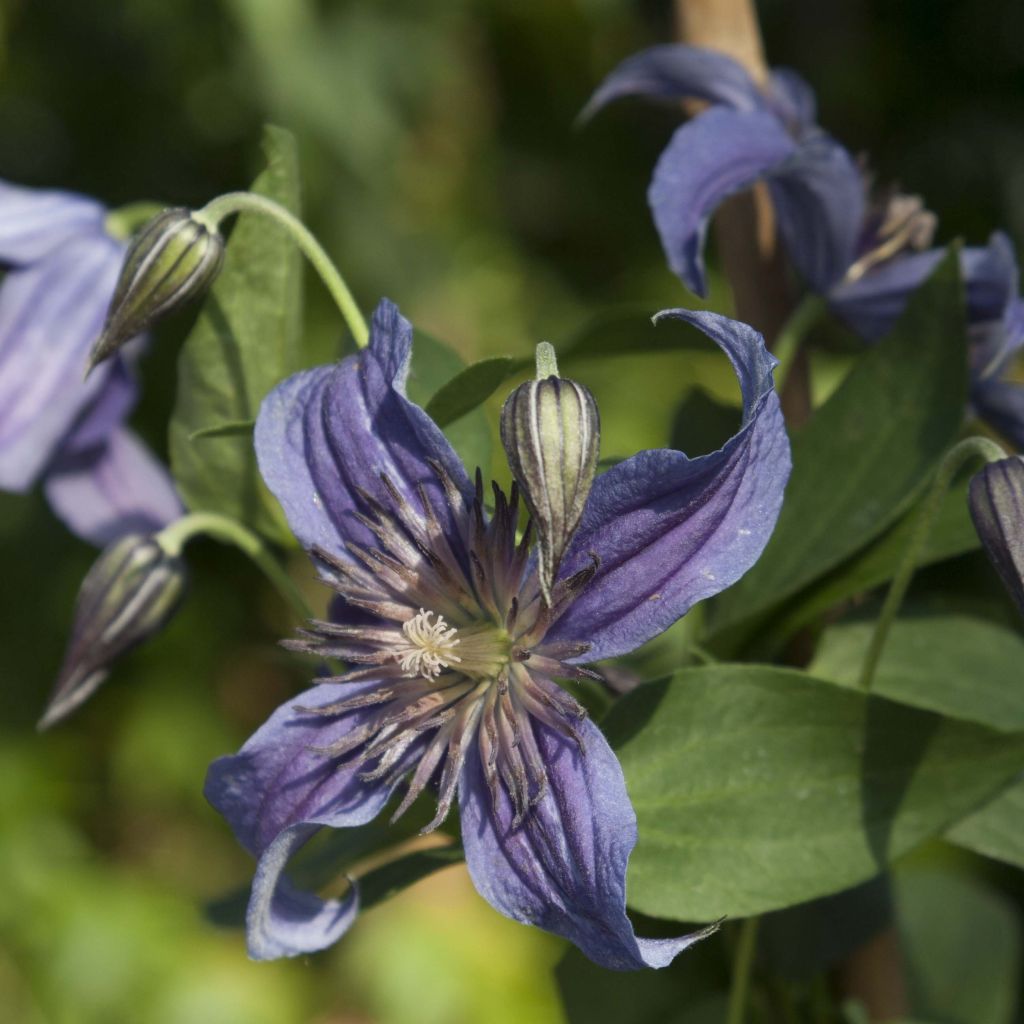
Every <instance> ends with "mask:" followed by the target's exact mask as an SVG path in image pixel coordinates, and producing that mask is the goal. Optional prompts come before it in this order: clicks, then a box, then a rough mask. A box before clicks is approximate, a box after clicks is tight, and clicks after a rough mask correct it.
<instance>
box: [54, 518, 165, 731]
mask: <svg viewBox="0 0 1024 1024" xmlns="http://www.w3.org/2000/svg"><path fill="white" fill-rule="evenodd" d="M184 588H185V563H184V562H183V561H182V560H181V559H180V558H178V557H176V556H172V555H169V554H167V552H166V551H165V550H164V549H163V547H162V546H161V544H160V542H159V541H158V540H157V539H156V537H153V536H147V535H144V534H129V535H128V536H125V537H122V538H121V539H120V540H116V541H114V543H112V544H111V545H110V546H109V547H107V548H106V549H105V550H104V551H103V553H102V554H101V555H100V557H99V558H98V559H97V560H96V562H94V563H93V566H92V568H91V569H90V570H89V572H88V573H87V574H86V577H85V579H84V580H83V581H82V586H81V588H80V589H79V591H78V598H77V600H76V601H75V612H74V622H73V624H72V629H71V640H70V642H69V643H68V649H67V653H66V654H65V656H64V664H63V665H62V666H61V670H60V675H59V676H58V677H57V683H56V685H55V686H54V689H53V695H52V696H51V697H50V703H49V704H48V705H47V708H46V711H45V713H44V714H43V717H42V718H41V719H40V720H39V725H38V728H39V729H40V730H42V729H47V728H49V727H50V726H51V725H53V724H54V723H55V722H59V721H60V720H61V719H63V718H66V717H67V716H68V715H69V714H70V713H71V712H72V711H74V710H75V709H76V708H77V707H79V705H81V704H82V703H84V701H85V700H86V699H87V698H88V697H90V696H91V695H92V694H93V692H95V690H96V689H97V687H98V686H99V685H100V684H101V683H102V682H103V681H104V680H105V679H106V678H107V675H108V674H109V672H110V669H111V666H112V664H113V662H114V661H115V660H116V659H117V658H119V657H120V656H121V655H122V654H124V653H126V652H127V651H129V650H130V649H131V648H133V647H136V646H137V645H138V644H140V643H142V642H143V641H144V640H146V639H147V638H148V637H150V636H152V635H153V634H154V633H156V632H157V631H158V630H160V629H161V628H162V627H163V626H164V624H165V623H166V622H167V620H168V619H169V618H170V617H171V615H173V614H174V612H175V610H176V609H177V607H178V602H179V600H180V599H181V596H182V594H183V592H184Z"/></svg>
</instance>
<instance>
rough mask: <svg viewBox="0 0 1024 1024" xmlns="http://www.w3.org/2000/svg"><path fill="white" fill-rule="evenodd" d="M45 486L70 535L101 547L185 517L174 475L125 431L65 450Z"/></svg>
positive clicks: (50, 472)
mask: <svg viewBox="0 0 1024 1024" xmlns="http://www.w3.org/2000/svg"><path fill="white" fill-rule="evenodd" d="M43 486H44V489H45V492H46V498H47V500H48V501H49V503H50V506H51V507H52V508H53V511H54V512H55V513H56V514H57V516H58V517H59V518H60V519H61V520H63V522H64V524H65V525H66V526H67V527H68V528H69V529H70V530H71V531H72V533H75V534H77V535H78V536H79V537H81V538H82V539H83V540H86V541H89V543H91V544H95V545H97V546H99V547H102V546H105V545H106V544H109V543H110V542H111V541H113V540H116V539H117V538H118V537H122V536H124V535H125V534H128V533H147V534H148V533H154V532H155V531H157V530H160V529H162V528H163V527H164V526H167V525H168V523H170V522H171V521H172V520H174V519H177V518H178V517H179V516H180V515H181V514H182V505H181V501H180V499H179V498H178V495H177V492H176V491H175V490H174V484H173V483H172V482H171V477H170V474H169V473H168V472H167V470H166V469H165V468H164V466H163V465H162V464H161V463H160V462H159V461H158V460H157V459H156V458H155V457H154V456H153V454H152V453H151V452H150V451H149V449H148V448H147V447H146V446H145V445H144V444H143V443H142V442H141V441H140V440H139V439H138V437H136V436H135V434H134V433H132V431H130V430H128V429H127V428H126V427H118V428H117V429H114V430H112V431H111V432H110V433H108V434H107V436H106V437H105V439H104V440H103V441H101V442H99V443H96V444H92V445H88V446H84V447H73V446H69V447H68V448H66V449H64V450H62V451H61V453H60V454H59V455H58V456H57V458H56V459H55V460H54V462H53V464H52V466H51V467H50V469H49V470H48V471H47V474H46V477H45V480H44V483H43Z"/></svg>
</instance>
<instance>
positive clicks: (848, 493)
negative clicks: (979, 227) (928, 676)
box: [713, 250, 967, 632]
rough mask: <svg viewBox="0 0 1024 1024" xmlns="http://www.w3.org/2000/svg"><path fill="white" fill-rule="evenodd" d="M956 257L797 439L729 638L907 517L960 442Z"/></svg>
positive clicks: (735, 592)
mask: <svg viewBox="0 0 1024 1024" xmlns="http://www.w3.org/2000/svg"><path fill="white" fill-rule="evenodd" d="M965 346H966V328H965V324H964V304H963V289H962V286H961V282H960V276H959V269H958V265H957V254H956V252H955V250H951V251H950V252H949V253H947V255H946V257H945V259H943V261H942V263H941V264H940V265H939V266H938V268H937V269H936V270H935V272H934V273H933V274H932V276H931V277H930V278H929V279H928V281H926V282H925V284H924V285H923V286H922V287H921V288H920V289H918V291H917V292H916V293H915V294H914V296H913V297H912V298H911V300H910V302H909V304H908V306H907V309H906V310H905V312H904V314H903V316H902V317H901V318H900V320H899V322H898V324H897V325H896V327H895V329H894V330H893V331H892V333H891V334H890V335H889V336H888V337H887V338H885V339H884V340H883V341H882V342H880V343H879V344H878V345H877V346H876V347H875V348H873V349H871V350H870V351H869V352H867V353H866V354H865V355H864V356H863V358H862V359H860V360H859V362H858V363H857V364H856V365H855V366H854V368H853V369H852V370H851V371H850V373H849V375H848V376H847V377H846V379H845V380H844V381H843V383H842V384H841V385H840V386H839V388H838V389H837V390H836V391H835V393H834V394H833V395H832V397H831V398H830V399H829V400H828V401H827V402H826V403H825V404H824V405H823V406H822V407H821V408H820V409H819V410H818V411H817V412H816V413H815V415H814V417H813V418H812V419H811V421H810V423H808V424H807V426H806V427H804V428H803V429H802V430H801V431H800V432H799V434H797V435H796V437H794V439H793V473H792V475H791V477H790V480H789V486H788V488H787V491H786V499H785V502H784V503H783V506H782V513H781V515H780V516H779V522H778V525H777V527H776V529H775V533H774V534H773V535H772V539H771V541H770V542H769V544H768V547H767V548H766V549H765V552H764V554H763V555H762V556H761V559H760V561H759V562H758V563H757V565H755V566H754V568H753V569H752V570H751V571H750V572H749V573H747V575H746V576H745V577H744V578H743V579H742V580H740V582H739V583H738V584H737V585H736V586H734V587H732V588H731V589H730V590H728V591H726V593H725V594H723V595H722V596H721V598H719V599H718V600H717V601H716V602H715V609H714V620H713V629H714V631H716V632H717V631H720V630H722V629H724V628H725V627H727V626H731V625H734V624H735V623H737V622H739V621H740V620H743V619H746V618H748V617H750V616H753V615H756V614H758V613H760V612H763V611H765V610H767V609H768V608H770V607H772V606H774V605H777V604H778V603H780V602H781V601H783V600H784V599H785V598H788V597H789V596H790V595H792V594H794V593H796V592H797V591H799V590H801V589H802V588H804V587H806V586H808V585H809V584H810V583H812V582H813V581H814V580H816V579H818V578H819V577H821V576H823V575H824V574H825V573H826V572H828V571H829V570H831V569H833V568H834V567H835V566H837V565H839V564H840V563H841V562H842V561H844V560H845V559H847V558H849V557H850V556H851V555H853V554H854V553H855V552H857V551H859V550H860V549H861V548H863V547H864V546H865V545H866V544H867V543H868V542H870V541H871V540H872V539H873V538H875V537H877V536H878V535H879V534H881V533H882V532H883V531H884V530H886V529H887V528H888V527H890V526H891V525H892V524H893V523H894V522H895V521H896V520H897V519H898V518H899V516H900V515H901V514H902V513H903V512H905V511H906V509H907V508H908V507H909V506H910V504H911V503H912V502H913V501H914V498H915V497H916V495H917V494H918V493H919V492H920V490H921V489H922V487H923V486H924V485H925V483H926V481H927V480H928V478H929V477H930V475H931V473H932V471H933V469H934V468H935V466H936V464H937V463H938V461H939V459H940V458H941V457H942V454H943V453H944V452H945V451H946V449H947V448H949V446H950V445H951V444H952V443H953V441H954V440H955V439H956V436H957V433H958V432H959V430H960V427H961V425H962V423H963V417H964V410H965V407H966V400H967V356H966V347H965Z"/></svg>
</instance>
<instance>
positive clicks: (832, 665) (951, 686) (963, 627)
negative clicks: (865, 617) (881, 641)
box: [808, 615, 1024, 732]
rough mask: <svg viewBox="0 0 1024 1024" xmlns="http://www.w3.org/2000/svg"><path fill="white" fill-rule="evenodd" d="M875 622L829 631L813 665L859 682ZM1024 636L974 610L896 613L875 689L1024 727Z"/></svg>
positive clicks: (839, 679) (815, 670) (838, 679)
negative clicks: (978, 615) (1023, 669)
mask: <svg viewBox="0 0 1024 1024" xmlns="http://www.w3.org/2000/svg"><path fill="white" fill-rule="evenodd" d="M874 628H875V622H874V620H871V621H856V622H843V623H840V624H839V625H836V626H832V627H830V628H829V629H827V630H825V632H824V634H822V637H821V640H820V641H819V643H818V649H817V652H816V654H815V656H814V660H813V661H812V662H811V665H810V667H809V669H808V671H809V672H810V673H811V674H812V675H814V676H817V677H818V678H820V679H828V680H830V681H832V682H835V683H839V684H840V685H842V686H848V687H854V688H856V686H857V683H858V679H859V676H860V670H861V665H862V664H863V661H864V655H865V653H866V652H867V649H868V644H869V643H870V641H871V636H872V634H873V632H874ZM1021 666H1024V637H1022V636H1021V635H1020V634H1019V633H1016V632H1014V631H1013V630H1010V629H1006V628H1004V627H1003V626H997V625H994V624H993V623H991V622H986V621H985V620H984V619H976V618H973V617H972V616H969V615H926V616H925V615H922V616H909V617H907V618H902V619H899V620H897V621H896V622H895V623H894V624H893V626H892V629H891V630H890V632H889V636H888V638H887V640H886V644H885V649H884V651H883V652H882V658H881V660H880V661H879V663H878V668H877V670H876V672H875V679H874V683H873V687H872V689H873V691H874V693H876V694H878V695H879V696H880V697H888V698H889V699H890V700H896V701H899V702H900V703H901V704H911V705H913V706H914V707H919V708H925V709H926V710H928V711H937V712H939V713H940V714H943V715H947V716H949V717H950V718H960V719H963V720H964V721H968V722H978V723H980V724H981V725H987V726H989V727H990V728H992V729H998V730H1000V731H1003V732H1024V676H1022V675H1021Z"/></svg>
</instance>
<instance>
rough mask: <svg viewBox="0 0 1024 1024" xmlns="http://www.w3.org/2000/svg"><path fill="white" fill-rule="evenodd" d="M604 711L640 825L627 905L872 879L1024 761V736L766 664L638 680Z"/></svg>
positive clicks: (726, 905)
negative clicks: (657, 680) (652, 680)
mask: <svg viewBox="0 0 1024 1024" xmlns="http://www.w3.org/2000/svg"><path fill="white" fill-rule="evenodd" d="M604 724H605V727H606V730H607V732H608V734H609V739H610V741H611V742H612V745H613V746H614V747H616V748H617V750H618V753H619V757H620V760H621V762H622V767H623V770H624V771H625V774H626V783H627V786H628V788H629V793H630V796H631V798H632V801H633V806H634V808H635V809H636V814H637V819H638V823H639V829H640V841H639V843H638V844H637V847H636V850H635V851H634V853H633V857H632V859H631V861H630V865H629V890H628V895H629V901H630V905H631V906H633V907H635V908H636V909H638V910H641V911H643V912H644V913H649V914H653V915H658V916H662V917H673V918H678V919H680V920H686V921H709V920H713V919H715V918H718V917H721V916H722V915H723V914H725V915H728V916H730V917H745V916H748V915H750V914H759V913H762V912H764V911H767V910H774V909H778V908H781V907H786V906H790V905H793V904H795V903H799V902H801V901H803V900H808V899H813V898H815V897H818V896H823V895H827V894H829V893H833V892H838V891H839V890H841V889H845V888H848V887H850V886H852V885H855V884H857V883H858V882H861V881H864V880H865V879H867V878H870V877H872V876H874V875H875V874H877V873H878V872H879V871H881V870H882V869H883V868H884V867H885V866H886V865H887V864H888V863H889V862H890V861H892V860H893V859H894V858H895V857H898V856H899V855H900V854H902V853H904V852H906V851H907V850H909V849H911V848H912V847H914V846H915V845H917V844H918V843H919V842H921V841H922V840H923V839H925V838H927V837H928V836H931V835H935V834H937V833H939V832H941V831H942V830H943V829H944V828H946V827H947V826H948V825H949V824H950V823H951V822H953V821H955V820H956V819H958V818H959V817H962V816H963V815H965V814H966V813H968V812H969V811H970V810H972V809H973V808H974V807H976V806H978V804H979V803H981V802H982V801H984V800H986V799H988V798H989V797H990V796H991V795H992V794H993V793H995V792H997V791H998V790H999V789H1000V787H1002V786H1004V785H1005V784H1006V783H1007V781H1008V780H1009V779H1010V778H1011V777H1013V775H1014V774H1015V773H1016V772H1018V771H1020V769H1021V768H1022V767H1024V737H1020V736H1008V735H1005V734H1002V733H996V732H993V731H992V730H989V729H985V728H983V727H981V726H977V725H973V724H970V723H964V722H956V721H953V720H950V719H945V718H942V717H940V716H938V715H934V714H930V713H928V712H924V711H919V710H917V709H915V708H908V707H904V706H902V705H899V704H893V703H891V702H889V701H885V700H883V699H881V698H873V699H868V698H865V697H862V696H860V695H859V694H855V693H850V692H847V691H845V690H841V689H839V688H837V687H834V686H828V685H827V684H825V683H824V682H823V681H822V680H816V679H812V678H810V677H808V676H807V675H805V674H804V673H800V672H795V671H791V670H785V669H778V668H771V667H767V666H758V665H715V666H707V667H704V668H698V669H689V670H685V671H683V672H680V673H678V674H677V675H676V676H674V677H673V678H672V679H671V680H668V681H665V682H660V683H652V684H648V685H646V686H642V687H640V688H638V689H637V690H635V691H633V692H632V693H631V694H629V695H627V696H626V697H624V698H623V699H622V700H621V701H620V702H619V704H617V705H616V706H615V708H613V710H612V712H611V713H610V715H609V716H608V717H607V719H606V720H605V723H604Z"/></svg>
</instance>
